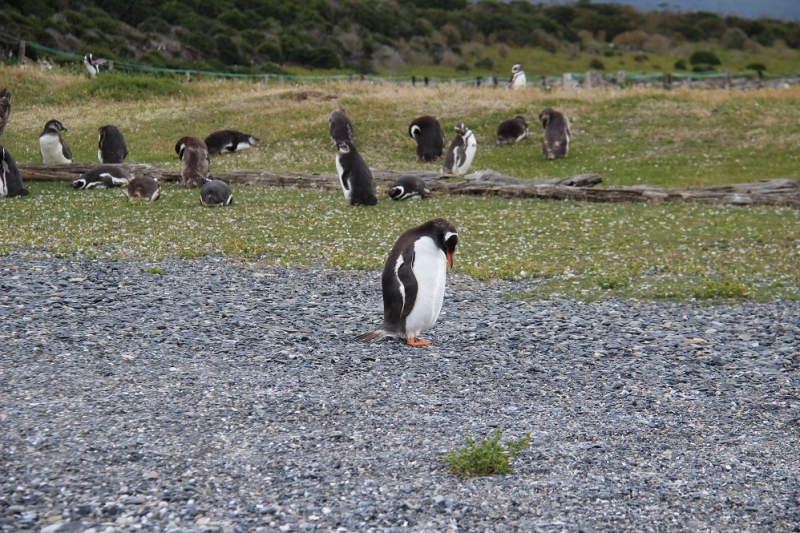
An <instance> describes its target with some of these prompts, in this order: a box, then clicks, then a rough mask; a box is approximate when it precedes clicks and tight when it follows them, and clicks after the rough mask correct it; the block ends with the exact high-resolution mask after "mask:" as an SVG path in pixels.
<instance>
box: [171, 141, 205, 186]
mask: <svg viewBox="0 0 800 533" xmlns="http://www.w3.org/2000/svg"><path fill="white" fill-rule="evenodd" d="M175 152H176V153H177V154H178V157H180V158H181V179H182V182H183V184H184V185H186V186H187V187H191V188H194V187H200V186H202V185H203V184H204V183H205V182H207V181H208V169H209V167H210V166H211V162H210V161H209V159H208V148H207V147H206V143H205V142H203V141H201V140H200V139H198V138H197V137H181V139H180V140H179V141H178V143H177V144H176V145H175Z"/></svg>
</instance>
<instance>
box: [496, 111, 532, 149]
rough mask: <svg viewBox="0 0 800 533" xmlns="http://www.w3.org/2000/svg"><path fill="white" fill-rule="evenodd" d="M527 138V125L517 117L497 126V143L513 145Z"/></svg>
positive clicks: (522, 119)
mask: <svg viewBox="0 0 800 533" xmlns="http://www.w3.org/2000/svg"><path fill="white" fill-rule="evenodd" d="M527 136H528V123H527V122H525V119H524V118H522V117H521V116H519V115H517V116H516V117H514V118H512V119H509V120H504V121H503V122H501V123H500V125H499V126H497V143H498V144H503V143H515V142H519V141H521V140H522V139H524V138H525V137H527Z"/></svg>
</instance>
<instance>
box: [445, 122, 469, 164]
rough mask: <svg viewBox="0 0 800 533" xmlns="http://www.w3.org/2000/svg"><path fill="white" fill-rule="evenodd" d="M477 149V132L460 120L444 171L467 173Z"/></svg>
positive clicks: (446, 157) (446, 158) (448, 151)
mask: <svg viewBox="0 0 800 533" xmlns="http://www.w3.org/2000/svg"><path fill="white" fill-rule="evenodd" d="M477 149H478V143H477V141H475V134H474V133H472V130H471V129H469V128H467V127H466V126H465V125H464V123H463V122H459V123H458V124H456V136H455V138H454V139H453V142H451V143H450V148H448V149H447V155H446V156H445V158H444V165H442V172H443V173H445V174H455V175H456V176H460V175H462V174H466V173H467V171H468V170H469V167H470V165H471V164H472V159H473V158H474V157H475V152H476V151H477Z"/></svg>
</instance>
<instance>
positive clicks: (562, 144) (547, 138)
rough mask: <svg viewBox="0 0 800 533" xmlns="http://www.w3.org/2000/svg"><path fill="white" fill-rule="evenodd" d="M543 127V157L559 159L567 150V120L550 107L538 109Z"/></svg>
mask: <svg viewBox="0 0 800 533" xmlns="http://www.w3.org/2000/svg"><path fill="white" fill-rule="evenodd" d="M539 120H540V121H541V122H542V126H543V127H544V140H543V141H542V154H544V158H545V159H561V158H562V157H567V153H568V152H569V120H568V119H567V117H565V116H564V115H562V114H561V113H559V112H558V111H556V110H555V109H553V108H551V107H546V108H544V109H542V110H541V111H539Z"/></svg>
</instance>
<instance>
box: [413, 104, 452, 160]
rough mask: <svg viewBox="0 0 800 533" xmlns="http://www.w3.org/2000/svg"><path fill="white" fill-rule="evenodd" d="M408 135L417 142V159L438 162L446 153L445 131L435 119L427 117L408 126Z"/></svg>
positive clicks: (416, 119)
mask: <svg viewBox="0 0 800 533" xmlns="http://www.w3.org/2000/svg"><path fill="white" fill-rule="evenodd" d="M408 134H409V135H410V136H411V137H412V138H413V139H414V140H416V141H417V159H419V160H420V161H426V162H428V163H430V162H431V161H436V160H437V159H439V157H441V155H442V151H444V130H443V129H442V125H441V124H439V121H438V120H436V118H435V117H432V116H430V115H425V116H424V117H419V118H415V119H414V120H412V121H411V124H409V125H408Z"/></svg>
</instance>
